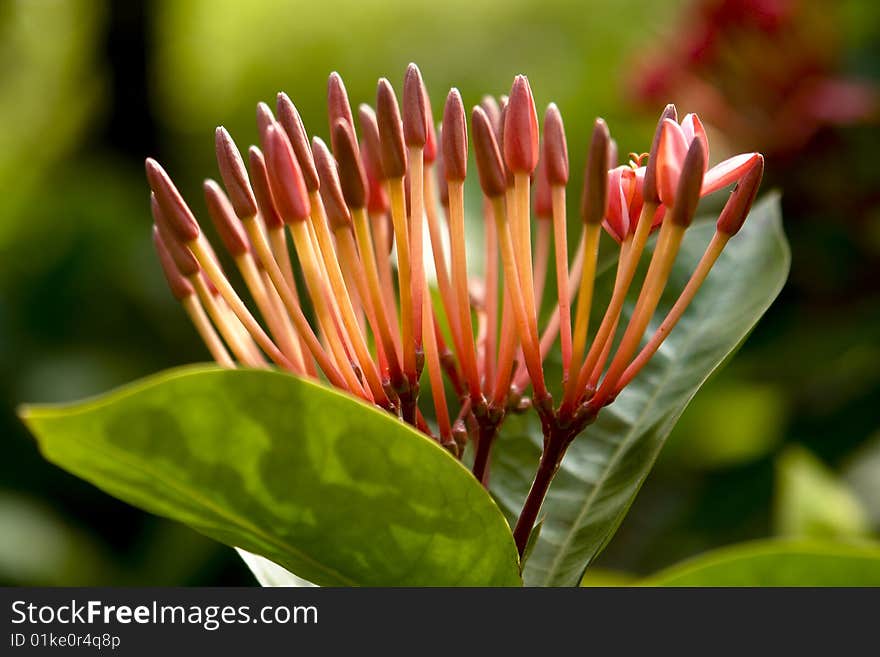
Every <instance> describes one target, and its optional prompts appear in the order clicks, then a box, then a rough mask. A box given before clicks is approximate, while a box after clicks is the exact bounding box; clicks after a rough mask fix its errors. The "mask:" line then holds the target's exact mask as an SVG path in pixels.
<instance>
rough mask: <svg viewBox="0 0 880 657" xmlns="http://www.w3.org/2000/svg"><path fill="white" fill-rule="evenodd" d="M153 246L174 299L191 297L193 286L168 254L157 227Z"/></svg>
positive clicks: (154, 228) (154, 232) (154, 229)
mask: <svg viewBox="0 0 880 657" xmlns="http://www.w3.org/2000/svg"><path fill="white" fill-rule="evenodd" d="M153 246H155V247H156V253H157V254H158V255H159V264H160V265H161V266H162V273H163V274H165V280H166V281H168V287H169V288H170V289H171V294H172V295H174V298H175V299H177V300H178V301H182V300H183V299H186V298H187V297H189V296H191V295H192V294H193V293H194V290H193V286H192V284H191V283H190V282H189V281H188V280H187V279H186V278H185V277H184V276H183V275H182V274H181V273H180V270H178V269H177V265H175V264H174V260H173V259H172V258H171V254H170V253H169V252H168V247H167V246H165V241H164V240H163V239H162V236H161V235H160V234H159V228H158V227H157V226H155V225H154V226H153Z"/></svg>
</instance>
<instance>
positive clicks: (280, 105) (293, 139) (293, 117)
mask: <svg viewBox="0 0 880 657" xmlns="http://www.w3.org/2000/svg"><path fill="white" fill-rule="evenodd" d="M276 110H277V111H278V123H280V124H281V127H282V128H284V132H286V133H287V138H288V139H289V140H290V145H291V146H293V152H294V154H295V155H296V161H297V162H298V163H299V168H300V171H302V174H303V180H304V181H305V183H306V189H308V190H309V191H310V192H316V191H318V186H319V185H320V182H319V181H318V172H317V171H316V170H315V161H314V160H313V159H312V149H311V148H310V147H309V135H308V133H306V127H305V126H304V125H303V121H302V117H301V116H300V115H299V112H298V111H297V109H296V105H294V104H293V102H292V101H291V100H290V98H289V97H288V96H287V94H286V93H284V92H283V91H282V92H280V93H279V94H278V96H277V99H276Z"/></svg>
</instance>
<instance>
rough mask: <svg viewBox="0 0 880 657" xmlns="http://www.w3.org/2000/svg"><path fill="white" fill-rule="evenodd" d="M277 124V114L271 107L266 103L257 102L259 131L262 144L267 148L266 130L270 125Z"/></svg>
mask: <svg viewBox="0 0 880 657" xmlns="http://www.w3.org/2000/svg"><path fill="white" fill-rule="evenodd" d="M271 125H275V116H274V115H273V114H272V110H271V109H270V107H269V106H268V105H267V104H266V103H264V102H259V103H257V132H258V133H259V135H260V144H262V145H263V148H266V131H267V130H268V129H269V126H271Z"/></svg>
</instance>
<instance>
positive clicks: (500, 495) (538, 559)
mask: <svg viewBox="0 0 880 657" xmlns="http://www.w3.org/2000/svg"><path fill="white" fill-rule="evenodd" d="M714 229H715V225H714V222H700V223H697V224H695V225H694V226H693V227H692V228H691V229H689V230H688V232H687V234H686V236H685V240H684V243H683V244H682V250H681V253H680V255H679V257H678V259H677V261H676V265H675V268H674V271H673V275H672V277H671V279H670V285H669V288H670V291H669V292H668V293H667V294H665V295H664V299H663V301H662V302H661V305H660V307H659V310H658V312H657V315H656V317H655V324H654V325H653V326H656V323H657V322H659V321H660V319H662V317H663V316H664V315H665V311H666V310H667V309H668V308H669V307H670V305H671V304H672V303H673V302H674V297H675V296H676V295H677V292H678V291H679V290H680V289H681V288H682V287H683V286H684V283H685V281H686V280H687V277H688V276H689V275H690V272H691V271H692V270H693V268H694V266H695V265H696V262H697V260H698V259H699V258H700V256H701V255H702V253H703V250H704V248H705V246H706V244H708V242H709V239H710V238H711V235H712V233H713V232H714ZM788 266H789V251H788V245H787V243H786V241H785V236H784V234H783V231H782V223H781V218H780V215H779V198H778V196H777V195H775V194H773V195H770V196H769V197H767V198H765V199H764V200H763V201H762V202H761V203H760V204H758V205H757V206H756V207H755V208H754V209H753V210H752V213H751V216H750V217H749V219H748V221H747V222H746V224H745V226H744V228H743V230H742V231H741V232H740V233H739V234H738V235H737V236H736V237H735V238H734V239H732V240H731V241H730V243H729V244H728V246H727V248H726V249H725V250H724V253H723V254H722V256H721V257H720V258H719V260H718V262H717V263H716V265H715V268H714V269H713V270H712V273H711V274H710V275H709V277H708V279H707V280H706V282H705V283H704V285H703V287H702V289H701V290H700V292H699V294H698V295H697V297H696V298H695V299H694V302H693V303H692V304H691V306H690V307H689V308H688V310H687V311H686V313H685V315H684V316H683V317H682V319H681V321H680V322H679V324H678V325H677V326H676V327H675V329H674V330H673V331H672V333H671V334H670V336H669V338H668V339H667V340H666V342H665V343H664V344H663V346H662V348H661V349H660V350H659V351H658V352H657V354H656V355H655V356H654V358H653V359H652V360H651V362H650V363H649V365H648V366H647V367H646V368H645V369H644V370H643V371H642V372H641V374H640V375H639V376H638V377H636V379H635V380H633V382H632V383H631V384H630V385H629V386H627V388H626V389H625V390H624V391H623V392H622V393H621V394H620V396H619V397H618V398H617V400H616V401H615V402H614V403H613V404H612V405H611V406H609V407H608V408H606V409H604V410H603V411H602V412H601V413H600V414H599V418H598V420H597V421H596V422H595V423H594V424H593V425H591V426H590V427H588V428H587V430H586V431H585V432H584V434H582V435H581V436H579V437H578V438H577V439H576V440H575V441H574V442H573V443H572V445H571V447H570V448H569V450H568V453H567V455H566V457H565V459H564V460H563V463H562V467H561V468H560V470H559V472H558V473H557V475H556V478H555V479H554V481H553V484H552V485H551V487H550V491H549V494H548V496H547V499H546V500H545V503H544V506H543V508H542V510H541V514H540V515H541V516H542V517H543V518H544V525H543V528H542V530H541V535H540V537H539V539H538V541H537V544H536V545H535V548H534V550H533V552H532V554H531V556H530V557H529V560H528V562H526V564H525V568H524V571H523V577H524V580H525V583H526V585H530V586H576V585H577V584H578V582H580V580H581V577H582V575H583V573H584V570H585V568H586V567H587V565H588V564H589V563H590V562H591V561H592V560H593V559H594V558H595V557H596V555H597V554H599V552H600V551H601V550H602V548H603V547H604V546H605V544H606V543H607V542H608V541H609V540H610V539H611V536H612V535H613V534H614V532H615V530H616V529H617V527H618V525H619V524H620V522H621V520H622V519H623V517H624V515H625V514H626V512H627V510H628V509H629V507H630V505H631V504H632V502H633V499H634V498H635V496H636V493H637V492H638V490H639V488H640V487H641V485H642V482H643V481H644V480H645V477H646V476H647V475H648V473H649V472H650V470H651V467H652V466H653V464H654V461H655V459H656V458H657V454H658V453H659V451H660V449H661V447H662V446H663V443H664V442H665V440H666V437H667V436H668V435H669V433H670V431H671V430H672V427H673V426H674V425H675V423H676V421H677V420H678V418H679V416H680V415H681V413H682V412H683V411H684V409H685V407H686V406H687V405H688V402H690V400H691V398H692V397H693V396H694V395H695V394H696V392H697V390H698V389H699V388H700V386H701V385H702V384H703V382H704V381H705V380H706V379H707V377H708V376H709V375H710V374H711V373H712V372H713V371H714V370H715V369H716V368H717V367H718V366H719V365H720V364H721V363H722V361H724V359H725V358H726V357H727V356H728V355H729V354H730V353H731V352H732V351H733V350H734V349H735V348H736V347H737V346H738V345H739V344H740V342H741V341H742V340H743V339H744V338H745V336H746V335H747V334H748V333H749V331H750V330H751V329H752V327H753V326H754V325H755V323H756V322H757V321H758V319H759V318H760V317H761V315H763V314H764V312H765V311H766V310H767V308H768V307H769V306H770V304H771V303H772V302H773V300H774V299H775V298H776V295H777V294H778V293H779V291H780V289H781V288H782V286H783V284H784V283H785V279H786V276H787V274H788ZM613 276H614V272H613V270H612V271H608V272H605V274H604V275H603V277H604V278H606V279H607V278H608V277H613ZM606 282H607V281H606ZM673 293H674V294H673ZM600 305H601V304H600ZM628 312H629V309H626V310H625V311H624V315H626V314H627V313H628ZM658 318H660V319H658ZM622 323H623V322H622ZM652 330H653V328H652V329H649V331H652ZM731 412H735V411H734V409H731ZM705 431H706V432H707V433H709V434H710V435H711V432H712V427H708V426H707V427H705ZM541 440H542V438H541V433H540V427H539V425H538V422H537V421H536V420H535V419H534V417H532V415H531V414H530V415H527V416H520V417H512V418H510V419H509V420H508V422H507V424H506V425H505V427H504V429H503V431H502V435H501V438H500V439H499V441H498V445H497V447H496V451H495V454H494V457H493V459H494V460H493V463H492V479H491V482H490V484H491V488H492V492H493V493H494V494H495V496H496V499H498V501H499V503H500V504H501V506H502V508H503V509H504V510H505V512H506V513H507V514H508V516H509V518H511V519H512V518H514V517H515V515H516V513H518V512H519V509H520V508H521V506H522V502H523V500H524V498H525V495H526V493H527V491H528V488H529V485H530V484H531V481H532V478H533V476H534V472H535V468H536V464H537V462H538V458H539V456H540V450H541Z"/></svg>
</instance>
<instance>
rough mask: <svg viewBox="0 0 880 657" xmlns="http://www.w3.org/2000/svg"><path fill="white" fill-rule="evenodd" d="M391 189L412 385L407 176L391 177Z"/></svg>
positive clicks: (407, 369)
mask: <svg viewBox="0 0 880 657" xmlns="http://www.w3.org/2000/svg"><path fill="white" fill-rule="evenodd" d="M388 188H389V191H390V192H391V220H392V223H393V224H394V240H395V242H396V243H397V283H398V287H399V288H400V299H401V301H400V334H401V345H402V347H403V371H404V374H406V377H407V379H408V380H409V382H410V385H413V384H414V383H415V382H416V379H417V378H418V373H417V371H416V351H415V341H414V333H413V303H412V301H413V287H412V259H411V257H410V243H409V227H408V226H407V220H406V203H405V200H404V190H403V178H394V179H391V180H389V181H388Z"/></svg>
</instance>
